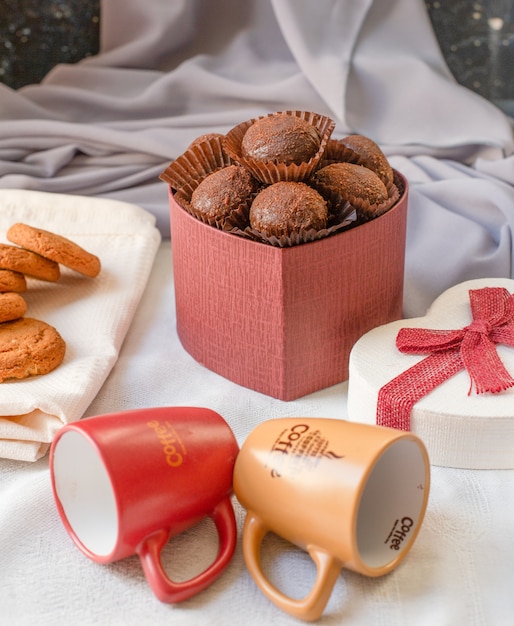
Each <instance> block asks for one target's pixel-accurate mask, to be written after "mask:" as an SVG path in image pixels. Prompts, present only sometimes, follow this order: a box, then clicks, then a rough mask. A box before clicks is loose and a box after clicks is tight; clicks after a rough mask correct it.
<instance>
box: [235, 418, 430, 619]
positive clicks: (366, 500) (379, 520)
mask: <svg viewBox="0 0 514 626" xmlns="http://www.w3.org/2000/svg"><path fill="white" fill-rule="evenodd" d="M429 487H430V463H429V459H428V454H427V451H426V449H425V446H424V445H423V443H422V441H421V440H420V439H419V438H418V437H416V436H415V435H413V434H412V433H410V432H404V431H400V430H396V429H392V428H385V427H381V426H374V425H368V424H358V423H353V422H348V421H344V420H338V419H328V418H304V417H299V418H295V417H292V418H280V419H274V420H269V421H266V422H263V423H262V424H260V425H259V426H257V427H256V428H255V429H254V430H253V431H252V432H251V433H250V435H249V436H248V437H247V439H246V440H245V442H244V444H243V446H242V447H241V450H240V452H239V455H238V457H237V459H236V463H235V467H234V492H235V494H236V497H237V499H238V500H239V502H240V503H241V504H242V506H243V507H244V508H245V509H246V510H247V513H246V520H245V524H244V529H243V540H242V541H243V555H244V559H245V563H246V566H247V568H248V570H249V572H250V574H251V576H252V577H253V579H254V581H255V583H256V584H257V586H258V587H259V588H260V590H261V591H262V592H263V593H264V595H265V596H267V598H268V599H269V600H271V601H272V602H273V603H274V604H276V605H277V606H278V607H279V608H281V609H282V610H284V611H286V612H287V613H290V614H291V615H293V616H295V617H298V618H301V619H304V620H309V621H311V620H315V619H318V618H319V617H320V616H321V614H322V613H323V611H324V609H325V606H326V604H327V602H328V600H329V598H330V595H331V593H332V589H333V586H334V584H335V582H336V580H337V577H338V576H339V573H340V572H341V569H343V568H348V569H350V570H353V571H355V572H358V573H360V574H364V575H366V576H381V575H383V574H387V573H388V572H390V571H391V570H392V569H394V568H395V567H396V566H397V565H398V564H399V563H400V561H402V559H403V558H404V557H405V556H406V554H407V553H408V551H409V549H410V548H411V546H412V544H413V543H414V540H415V538H416V536H417V534H418V532H419V529H420V527H421V523H422V521H423V518H424V515H425V510H426V506H427V501H428V494H429ZM269 532H272V533H274V534H276V535H278V536H280V537H282V538H283V539H286V540H287V541H289V542H291V543H293V544H295V545H296V546H298V547H299V548H301V549H303V550H305V551H306V552H307V553H308V554H309V555H310V556H311V558H312V560H313V561H314V563H315V564H316V568H317V575H316V580H315V582H314V585H313V587H312V589H311V591H310V592H309V593H308V594H307V595H306V596H305V597H304V598H302V599H294V598H291V597H289V596H287V595H285V594H284V593H282V592H281V591H280V590H279V589H277V588H276V587H275V586H274V585H273V584H272V583H271V582H270V581H269V580H268V579H267V578H266V576H265V575H264V573H263V569H262V566H261V558H260V557H261V544H262V541H263V539H264V537H265V536H266V535H267V534H268V533H269Z"/></svg>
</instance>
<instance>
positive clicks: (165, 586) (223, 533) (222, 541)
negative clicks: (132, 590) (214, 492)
mask: <svg viewBox="0 0 514 626" xmlns="http://www.w3.org/2000/svg"><path fill="white" fill-rule="evenodd" d="M208 517H210V518H211V519H212V520H213V522H214V524H215V526H216V530H217V531H218V537H219V549H218V554H217V555H216V558H215V560H214V561H213V563H211V565H209V567H208V568H207V569H205V570H204V571H203V572H201V573H200V574H198V575H197V576H194V577H193V578H190V579H189V580H185V581H183V582H180V583H177V582H174V581H173V580H171V578H169V576H168V574H167V573H166V571H165V570H164V568H163V566H162V562H161V552H162V550H163V548H164V546H165V545H166V544H167V543H168V541H169V539H170V532H169V530H167V529H162V530H159V531H157V532H155V533H153V534H152V535H150V536H149V537H147V538H146V539H145V540H144V541H143V542H142V544H141V545H140V546H139V548H138V554H139V558H140V560H141V565H142V566H143V571H144V574H145V576H146V579H147V581H148V583H149V584H150V587H151V588H152V590H153V592H154V593H155V595H156V596H157V598H159V600H161V602H168V603H172V604H174V603H177V602H182V601H183V600H187V598H190V597H191V596H194V595H196V594H197V593H199V592H200V591H202V590H203V589H205V588H206V587H208V586H209V585H210V584H211V583H212V582H214V581H215V580H216V579H217V578H218V576H220V574H221V573H222V572H223V570H224V569H225V568H226V566H227V565H228V564H229V562H230V559H231V558H232V555H233V554H234V550H235V548H236V543H237V528H236V519H235V515H234V509H233V507H232V503H231V501H230V497H229V496H227V497H225V498H224V499H223V500H221V501H220V502H219V504H218V505H217V506H216V507H215V509H214V510H213V512H212V513H211V514H210V515H209V516H208Z"/></svg>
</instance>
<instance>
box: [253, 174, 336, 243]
mask: <svg viewBox="0 0 514 626" xmlns="http://www.w3.org/2000/svg"><path fill="white" fill-rule="evenodd" d="M327 218H328V210H327V203H326V202H325V200H324V199H323V198H322V197H321V195H320V194H319V193H318V192H317V191H316V190H315V189H313V188H312V187H309V186H308V185H306V184H305V183H301V182H300V183H299V182H293V181H279V182H278V183H274V184H273V185H270V186H269V187H265V188H264V189H263V190H262V191H260V192H259V193H258V194H257V196H256V197H255V199H254V201H253V203H252V206H251V207H250V225H251V227H252V228H254V229H255V230H258V231H259V232H261V233H263V234H264V235H266V236H267V237H271V236H275V237H281V236H283V235H285V236H290V235H291V234H292V233H294V232H300V231H307V230H310V229H315V230H322V229H323V228H326V225H327Z"/></svg>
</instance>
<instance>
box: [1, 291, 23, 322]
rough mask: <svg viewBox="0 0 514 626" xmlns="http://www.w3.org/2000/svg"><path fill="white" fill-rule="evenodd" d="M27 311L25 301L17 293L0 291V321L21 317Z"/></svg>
mask: <svg viewBox="0 0 514 626" xmlns="http://www.w3.org/2000/svg"><path fill="white" fill-rule="evenodd" d="M26 311H27V303H26V302H25V300H24V299H23V298H22V297H21V296H20V294H19V293H14V292H7V293H0V323H2V322H10V321H12V320H17V319H18V318H20V317H23V316H24V315H25V313H26Z"/></svg>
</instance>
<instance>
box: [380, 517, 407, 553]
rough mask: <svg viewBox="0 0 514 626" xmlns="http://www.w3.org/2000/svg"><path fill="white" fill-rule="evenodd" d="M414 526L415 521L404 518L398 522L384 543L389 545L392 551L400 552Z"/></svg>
mask: <svg viewBox="0 0 514 626" xmlns="http://www.w3.org/2000/svg"><path fill="white" fill-rule="evenodd" d="M413 526H414V520H413V519H412V518H411V517H402V519H401V520H396V521H395V523H394V524H393V528H392V529H391V532H390V533H389V535H388V536H387V539H386V540H385V541H384V543H389V547H390V548H391V550H399V549H400V547H401V545H402V541H403V540H404V539H405V537H406V536H407V534H408V533H409V532H410V530H411V529H412V527H413Z"/></svg>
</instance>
